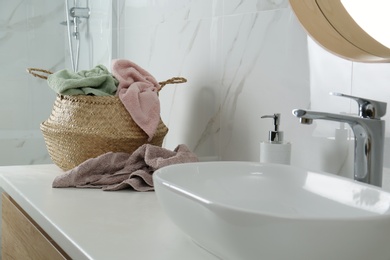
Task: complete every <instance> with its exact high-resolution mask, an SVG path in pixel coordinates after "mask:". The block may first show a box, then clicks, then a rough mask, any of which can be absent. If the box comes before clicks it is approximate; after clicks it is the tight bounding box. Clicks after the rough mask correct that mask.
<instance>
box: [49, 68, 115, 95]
mask: <svg viewBox="0 0 390 260" xmlns="http://www.w3.org/2000/svg"><path fill="white" fill-rule="evenodd" d="M47 84H48V85H49V87H50V88H51V89H53V90H54V91H55V92H56V93H58V94H63V95H95V96H110V95H115V93H116V91H117V85H118V81H117V80H116V79H115V78H114V77H113V76H112V74H111V73H110V72H109V71H108V70H107V68H106V67H105V66H103V65H98V66H96V67H95V68H93V69H91V70H82V71H79V72H72V71H69V70H66V69H64V70H60V71H57V72H55V73H53V74H51V75H49V76H48V77H47Z"/></svg>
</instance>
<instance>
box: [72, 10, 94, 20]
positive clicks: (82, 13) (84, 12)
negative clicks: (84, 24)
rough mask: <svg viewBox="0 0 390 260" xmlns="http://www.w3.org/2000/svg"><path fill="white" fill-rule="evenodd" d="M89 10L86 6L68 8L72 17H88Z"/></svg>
mask: <svg viewBox="0 0 390 260" xmlns="http://www.w3.org/2000/svg"><path fill="white" fill-rule="evenodd" d="M90 13H91V12H90V10H89V8H88V7H72V8H70V10H69V14H70V16H72V17H77V18H87V19H88V18H89V15H90Z"/></svg>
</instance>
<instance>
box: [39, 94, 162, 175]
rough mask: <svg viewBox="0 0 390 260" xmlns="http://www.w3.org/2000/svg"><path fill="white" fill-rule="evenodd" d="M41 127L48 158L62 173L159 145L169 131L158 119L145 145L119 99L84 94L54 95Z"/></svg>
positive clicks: (136, 126)
mask: <svg viewBox="0 0 390 260" xmlns="http://www.w3.org/2000/svg"><path fill="white" fill-rule="evenodd" d="M40 128H41V131H42V134H43V136H44V139H45V142H46V147H47V150H48V152H49V155H50V157H51V159H52V160H53V162H54V163H55V164H56V165H57V166H59V167H60V168H61V169H63V170H65V171H66V170H69V169H72V168H74V167H76V166H78V165H79V164H81V163H82V162H84V161H85V160H87V159H89V158H94V157H97V156H99V155H101V154H104V153H107V152H127V153H133V152H134V151H135V150H136V149H137V148H138V147H139V146H141V145H143V144H145V143H150V144H153V145H157V146H161V145H162V142H163V139H164V137H165V135H166V134H167V132H168V128H167V127H166V126H165V124H164V123H163V122H162V121H161V119H160V123H159V125H158V128H157V130H156V134H155V135H154V137H153V139H152V140H151V141H150V142H148V141H147V140H148V136H147V134H146V133H145V132H144V131H143V130H142V129H141V128H140V127H139V126H138V125H137V124H136V123H135V122H134V120H133V119H132V118H131V116H130V114H129V112H128V111H127V110H126V109H125V107H124V106H123V104H122V102H121V101H120V99H119V98H118V97H116V96H85V95H79V96H64V95H57V98H56V100H55V102H54V106H53V110H52V113H51V115H50V117H49V118H48V119H47V120H46V121H44V122H43V123H41V125H40Z"/></svg>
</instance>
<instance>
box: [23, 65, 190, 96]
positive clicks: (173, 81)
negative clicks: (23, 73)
mask: <svg viewBox="0 0 390 260" xmlns="http://www.w3.org/2000/svg"><path fill="white" fill-rule="evenodd" d="M27 72H28V73H30V74H31V75H33V76H34V77H38V78H41V79H47V75H50V74H53V72H51V71H48V70H44V69H38V68H27ZM38 72H39V73H38ZM42 73H43V74H42ZM185 82H187V79H185V78H182V77H173V78H170V79H168V80H165V81H161V82H159V83H158V84H160V89H159V90H158V92H160V91H161V89H162V88H163V87H164V86H165V85H168V84H179V83H185Z"/></svg>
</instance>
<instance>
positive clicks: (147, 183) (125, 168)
mask: <svg viewBox="0 0 390 260" xmlns="http://www.w3.org/2000/svg"><path fill="white" fill-rule="evenodd" d="M197 161H198V159H197V157H196V155H195V154H194V153H192V152H191V151H190V150H189V149H188V148H187V146H185V145H183V144H181V145H179V146H177V147H176V149H175V150H174V151H170V150H167V149H165V148H161V147H158V146H154V145H151V144H144V145H142V146H140V147H139V148H138V149H137V150H135V151H134V153H133V154H131V155H130V154H128V153H113V152H109V153H105V154H103V155H100V156H98V157H96V158H92V159H88V160H86V161H85V162H83V163H81V164H80V165H79V166H77V167H75V168H73V169H71V170H69V171H67V172H66V173H64V174H62V175H59V176H57V177H56V178H55V179H54V182H53V188H66V187H77V188H102V189H103V190H105V191H116V190H122V189H126V188H133V189H134V190H136V191H151V190H154V188H153V179H152V174H153V172H154V171H155V170H157V169H159V168H161V167H164V166H167V165H171V164H178V163H186V162H197Z"/></svg>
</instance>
